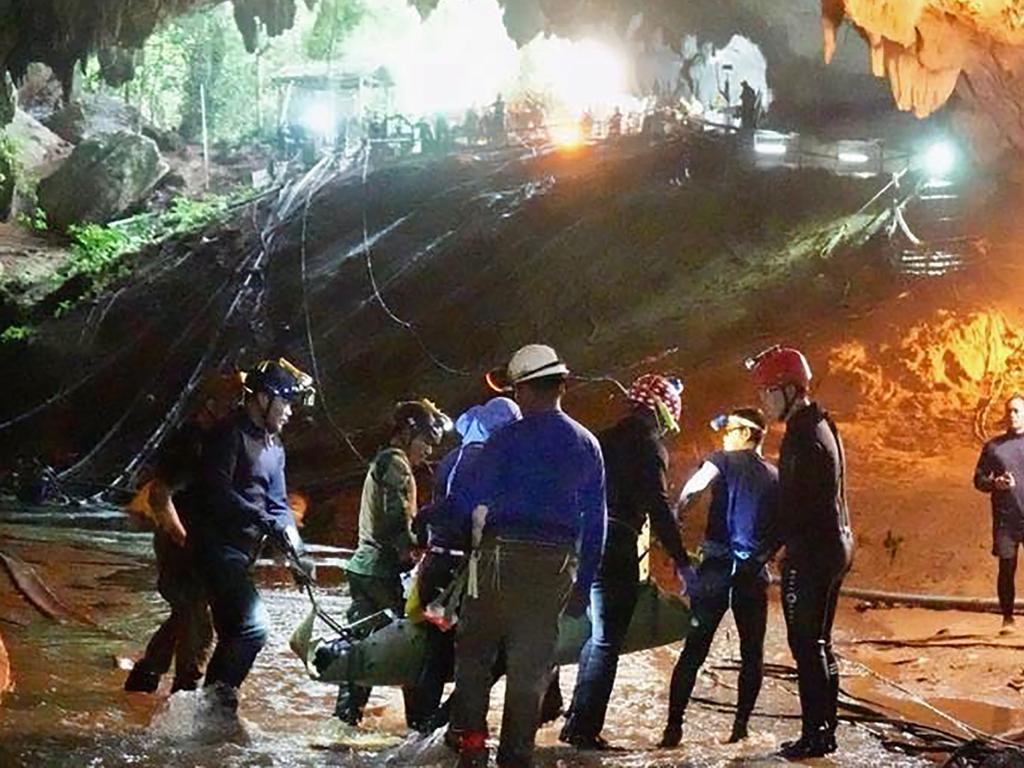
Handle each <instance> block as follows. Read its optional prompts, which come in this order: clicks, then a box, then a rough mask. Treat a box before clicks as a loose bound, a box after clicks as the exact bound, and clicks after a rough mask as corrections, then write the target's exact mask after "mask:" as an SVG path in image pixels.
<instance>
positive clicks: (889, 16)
mask: <svg viewBox="0 0 1024 768" xmlns="http://www.w3.org/2000/svg"><path fill="white" fill-rule="evenodd" d="M844 21H846V22H849V23H850V24H852V25H853V26H854V27H855V28H856V29H858V30H859V31H860V33H861V34H862V35H863V37H864V39H865V40H866V41H867V43H868V45H869V57H870V62H871V68H872V71H873V72H874V74H875V75H876V76H878V77H880V78H886V79H887V80H888V81H889V85H890V88H891V90H892V95H893V98H894V99H895V101H896V104H897V105H898V106H899V107H900V109H903V110H907V111H912V112H913V113H914V114H916V115H918V116H921V117H923V116H925V115H928V114H930V113H931V112H933V111H934V110H935V109H937V108H938V107H940V106H941V105H942V104H944V103H945V102H946V101H947V99H949V97H950V96H951V95H952V94H953V93H954V92H955V93H956V94H957V95H958V96H959V97H960V98H961V100H962V106H961V107H960V109H959V110H958V115H957V122H958V123H959V126H960V127H961V128H962V129H963V130H965V131H967V132H969V133H971V134H972V135H973V138H974V139H975V140H974V142H973V144H974V146H975V147H976V149H977V150H978V151H979V152H980V153H981V154H982V156H983V159H984V158H986V157H987V159H990V160H991V159H995V158H996V157H998V156H999V154H1000V153H1001V152H1002V151H1004V150H1006V149H1013V150H1015V151H1016V152H1020V151H1024V112H1022V110H1021V103H1022V101H1024V87H1022V85H1021V83H1022V78H1024V49H1022V47H1021V46H1022V43H1024V7H1022V6H1021V4H1020V3H1019V2H1015V0H972V1H971V2H964V1H963V0H905V1H903V2H894V0H822V31H823V38H824V40H823V42H824V53H825V57H826V59H828V57H829V56H830V54H831V51H832V50H833V46H834V42H835V40H836V35H837V33H838V32H839V30H840V29H841V25H842V24H843V22H844Z"/></svg>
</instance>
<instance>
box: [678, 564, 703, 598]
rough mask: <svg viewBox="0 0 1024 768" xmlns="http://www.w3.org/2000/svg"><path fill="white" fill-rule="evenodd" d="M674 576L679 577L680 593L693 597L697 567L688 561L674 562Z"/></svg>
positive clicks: (695, 587)
mask: <svg viewBox="0 0 1024 768" xmlns="http://www.w3.org/2000/svg"><path fill="white" fill-rule="evenodd" d="M676 576H678V577H679V581H680V582H681V584H682V590H681V592H680V594H682V595H686V596H687V597H693V594H694V591H695V590H696V589H697V581H698V579H697V569H696V568H694V567H693V565H692V564H691V563H690V562H689V561H687V562H686V563H685V564H681V563H676Z"/></svg>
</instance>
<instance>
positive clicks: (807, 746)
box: [779, 728, 837, 760]
mask: <svg viewBox="0 0 1024 768" xmlns="http://www.w3.org/2000/svg"><path fill="white" fill-rule="evenodd" d="M836 748H837V747H836V739H835V736H833V735H832V733H831V732H830V731H829V730H828V728H818V729H816V730H814V731H812V732H811V733H808V734H804V735H803V736H801V737H800V738H799V739H797V740H796V741H786V742H783V744H782V746H781V747H780V749H779V755H781V756H782V757H784V758H786V759H787V760H802V759H804V758H808V757H824V756H825V755H830V754H832V753H833V752H835V751H836Z"/></svg>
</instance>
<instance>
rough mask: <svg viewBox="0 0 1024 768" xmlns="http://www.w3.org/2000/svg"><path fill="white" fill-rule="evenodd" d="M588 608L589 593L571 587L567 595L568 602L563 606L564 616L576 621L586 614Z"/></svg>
mask: <svg viewBox="0 0 1024 768" xmlns="http://www.w3.org/2000/svg"><path fill="white" fill-rule="evenodd" d="M588 607H590V593H589V592H583V591H582V590H579V589H577V588H576V587H573V590H572V592H571V593H570V595H569V602H568V603H566V605H565V614H566V615H567V616H572V617H573V618H574V619H578V618H579V617H580V616H582V615H583V614H584V613H586V612H587V608H588Z"/></svg>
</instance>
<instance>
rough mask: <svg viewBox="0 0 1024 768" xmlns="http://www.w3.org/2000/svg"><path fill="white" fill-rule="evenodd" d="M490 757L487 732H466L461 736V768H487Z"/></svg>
mask: <svg viewBox="0 0 1024 768" xmlns="http://www.w3.org/2000/svg"><path fill="white" fill-rule="evenodd" d="M489 757H490V750H488V749H487V732H486V731H466V732H464V733H462V734H461V735H460V736H459V768H487V760H488V758H489Z"/></svg>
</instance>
